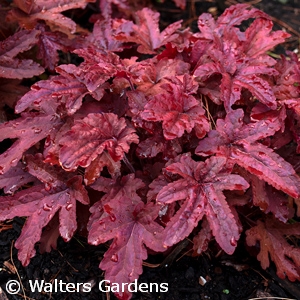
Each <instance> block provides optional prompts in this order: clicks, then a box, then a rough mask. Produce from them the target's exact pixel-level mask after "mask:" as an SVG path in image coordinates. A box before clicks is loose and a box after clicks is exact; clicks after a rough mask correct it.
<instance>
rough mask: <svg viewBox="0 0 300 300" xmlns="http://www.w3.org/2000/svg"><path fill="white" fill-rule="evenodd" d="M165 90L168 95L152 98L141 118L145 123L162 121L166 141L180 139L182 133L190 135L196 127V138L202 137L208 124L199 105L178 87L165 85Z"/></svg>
mask: <svg viewBox="0 0 300 300" xmlns="http://www.w3.org/2000/svg"><path fill="white" fill-rule="evenodd" d="M165 89H166V90H167V92H168V93H163V94H159V95H156V96H154V97H153V98H152V99H151V100H150V101H149V102H148V103H147V104H146V105H145V110H144V111H143V112H142V113H141V117H142V118H143V119H144V120H147V121H163V123H162V126H163V131H164V137H165V138H166V139H167V140H171V139H174V138H177V137H181V136H182V135H183V134H184V131H187V132H188V133H190V132H191V131H192V129H193V128H194V127H197V130H196V135H197V137H198V138H202V137H204V136H205V134H206V132H207V131H208V130H209V124H208V122H207V119H206V117H205V115H204V113H205V111H204V109H203V108H202V105H201V103H200V102H199V101H198V100H197V99H196V98H194V97H193V96H191V95H187V94H186V93H184V91H183V88H182V86H180V85H176V84H169V85H165Z"/></svg>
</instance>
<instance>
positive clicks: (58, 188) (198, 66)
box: [0, 0, 300, 299]
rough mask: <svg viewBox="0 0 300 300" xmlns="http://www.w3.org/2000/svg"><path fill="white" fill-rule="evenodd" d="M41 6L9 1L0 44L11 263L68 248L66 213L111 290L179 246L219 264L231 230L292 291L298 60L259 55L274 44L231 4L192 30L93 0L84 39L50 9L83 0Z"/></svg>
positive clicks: (232, 243) (299, 182) (256, 15)
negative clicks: (18, 227)
mask: <svg viewBox="0 0 300 300" xmlns="http://www.w3.org/2000/svg"><path fill="white" fill-rule="evenodd" d="M48 2H49V3H48ZM48 2H47V1H43V0H36V1H19V0H14V1H13V6H12V7H11V8H10V9H9V10H5V11H7V15H6V20H7V21H8V22H10V23H9V24H10V28H6V29H5V30H4V31H3V32H5V33H7V38H6V39H4V40H2V41H1V42H0V43H1V47H0V77H1V78H2V80H1V84H0V89H1V106H0V108H1V115H2V116H4V117H5V118H6V120H2V123H1V124H0V140H1V141H3V140H5V141H4V142H3V143H2V144H1V147H2V148H1V149H2V150H1V152H2V153H1V155H0V173H1V175H0V186H1V188H2V189H3V194H2V196H1V197H0V204H1V205H0V220H2V221H3V220H7V219H11V218H14V217H16V216H22V217H27V219H26V222H25V225H24V227H23V229H22V233H21V235H20V237H19V238H18V240H17V241H16V243H15V247H16V248H17V249H18V250H19V251H18V257H19V259H20V261H21V262H22V264H23V265H24V266H26V265H28V264H29V262H30V259H31V258H32V257H33V256H34V255H35V251H36V250H35V244H36V243H37V242H40V251H50V250H51V248H55V247H56V242H57V238H58V237H59V236H61V237H62V238H63V239H64V240H65V241H69V240H70V239H71V238H72V236H73V235H74V233H75V232H76V230H77V228H78V225H79V224H77V223H78V222H79V220H82V219H84V218H80V217H79V215H80V214H82V213H83V210H82V209H78V205H79V204H78V201H79V202H80V203H81V204H80V207H81V208H82V207H83V206H86V207H87V208H88V209H89V220H88V222H87V223H86V224H81V225H80V226H81V227H82V226H83V225H85V226H86V229H87V232H88V242H89V243H90V244H92V245H99V244H101V243H105V242H108V241H109V242H110V247H109V249H108V250H107V252H106V253H105V255H104V258H103V259H102V261H101V263H100V268H101V269H102V270H105V278H106V279H107V280H110V281H111V282H114V283H119V284H121V283H131V282H133V281H134V280H136V279H137V278H138V277H139V275H140V274H141V273H142V263H143V260H145V259H146V258H147V253H148V251H149V249H151V251H152V253H153V251H154V252H164V251H166V250H167V249H168V248H169V247H172V246H173V245H175V244H176V243H178V242H179V241H181V240H183V239H185V238H186V237H188V236H189V237H190V238H191V239H192V240H193V252H194V255H200V254H201V253H202V252H203V251H206V250H207V249H208V247H209V245H211V244H212V243H215V245H216V246H217V247H220V248H221V249H223V251H225V252H226V253H228V254H232V253H233V252H234V251H235V249H236V247H237V244H238V242H239V240H240V237H241V233H242V232H243V231H245V236H246V243H247V244H248V246H249V247H255V248H256V251H257V253H258V255H257V258H258V260H259V261H260V262H261V265H262V267H263V268H267V267H268V266H269V264H270V260H272V261H273V262H274V263H275V265H276V266H277V273H278V276H280V277H281V278H284V277H288V278H289V279H290V280H292V281H294V280H299V279H300V271H299V270H300V259H299V258H300V249H299V248H297V247H296V246H295V245H292V244H291V243H290V242H288V240H287V239H286V236H287V235H289V236H291V235H295V236H297V235H299V234H300V225H299V224H300V223H297V217H299V216H300V201H299V197H300V179H299V176H298V174H297V171H298V170H299V152H300V137H299V133H300V106H299V103H300V86H299V84H300V63H299V60H298V58H297V56H296V55H295V54H294V53H287V56H282V57H281V59H278V60H275V59H273V58H272V57H271V56H270V55H268V50H270V49H272V48H273V47H274V46H276V45H278V44H280V43H283V42H284V41H285V39H286V38H287V37H289V34H287V33H286V32H283V31H272V21H271V20H270V17H269V16H268V15H266V14H265V13H263V12H262V11H260V10H258V9H255V8H251V7H250V6H248V5H246V4H238V5H235V6H232V7H230V8H228V9H227V10H226V11H225V12H224V13H223V14H222V15H221V16H220V17H219V18H218V19H217V20H214V19H213V17H212V16H211V15H210V14H207V13H204V14H202V15H201V16H200V17H199V19H198V27H199V30H200V31H199V32H197V33H192V32H191V31H190V30H189V29H181V22H180V21H178V22H176V23H174V24H171V25H169V26H168V27H167V28H165V29H164V30H163V31H160V29H159V14H158V13H157V12H154V11H152V10H150V9H149V8H143V9H141V10H138V11H137V12H135V13H134V14H132V13H131V11H132V9H131V8H130V7H129V6H128V5H127V4H126V1H111V2H110V1H100V6H99V7H98V9H99V11H100V12H101V13H99V14H95V15H93V16H92V17H91V19H90V20H91V21H92V22H93V30H92V31H88V30H87V29H84V28H81V27H80V26H79V25H78V24H76V22H75V21H73V20H71V19H70V18H69V17H67V16H68V14H66V15H64V14H62V12H64V11H65V10H69V9H75V8H76V9H79V8H81V9H86V10H87V8H85V7H86V5H87V4H88V2H94V1H88V0H77V1H70V0H64V1H61V0H59V1H58V0H56V1H48ZM50 2H51V3H50ZM112 2H113V3H114V6H113V7H114V9H116V8H117V9H118V10H119V12H118V14H116V13H115V11H114V9H112ZM176 3H177V4H178V5H179V6H182V7H183V5H184V1H176ZM89 5H90V6H93V7H94V10H96V8H97V6H96V4H94V3H89ZM248 19H251V20H252V22H251V23H250V25H249V26H248V27H247V28H246V29H245V30H242V28H244V25H243V26H242V25H241V24H242V22H243V21H245V20H248ZM15 22H18V26H19V30H18V31H17V32H16V33H14V32H13V30H12V29H11V28H16V27H14V25H13V24H14V23H15ZM75 33H76V34H75ZM10 34H11V35H10ZM58 50H59V51H60V53H61V58H60V57H59V56H58V52H57V51H58ZM65 53H69V54H70V53H73V54H71V56H70V55H69V56H66V55H65V56H64V54H65ZM64 57H65V58H64ZM67 57H71V58H72V59H71V60H69V61H67V63H65V62H66V59H67ZM78 57H80V58H81V62H79V61H78V59H77V60H76V58H78ZM42 73H44V74H43V75H42V77H41V74H42ZM33 76H36V77H34V79H31V80H33V81H31V83H33V84H32V85H31V87H30V90H29V89H28V88H27V87H26V86H28V82H30V81H28V79H27V80H26V81H24V80H23V79H24V78H32V77H33ZM21 80H23V81H21ZM12 109H14V112H15V114H12V113H11V112H12V111H13V110H12ZM8 141H10V142H9V144H8V143H7V142H8ZM91 195H93V197H91ZM95 195H96V196H95ZM87 211H88V210H87ZM245 212H248V213H247V214H246V213H245ZM246 215H248V216H251V219H250V217H246ZM291 220H293V221H294V222H293V223H292V222H290V221H291ZM295 221H296V222H295ZM49 225H51V226H50V227H51V229H50V232H49V230H45V228H47V226H49ZM116 296H117V297H118V298H119V299H130V298H131V293H130V292H129V291H125V292H121V291H120V292H117V293H116Z"/></svg>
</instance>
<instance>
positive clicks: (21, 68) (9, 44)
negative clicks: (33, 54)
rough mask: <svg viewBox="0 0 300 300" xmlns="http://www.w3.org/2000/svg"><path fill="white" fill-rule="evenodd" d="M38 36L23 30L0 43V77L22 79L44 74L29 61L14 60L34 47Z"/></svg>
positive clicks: (37, 65)
mask: <svg viewBox="0 0 300 300" xmlns="http://www.w3.org/2000/svg"><path fill="white" fill-rule="evenodd" d="M39 34H40V32H39V31H37V30H31V31H29V30H23V31H19V32H17V33H15V34H14V35H12V36H10V37H8V38H7V39H6V40H4V41H2V42H0V77H4V78H17V79H23V78H30V77H32V76H35V75H40V74H42V73H43V72H44V69H43V68H42V67H41V66H40V65H39V64H37V63H35V62H34V61H33V60H31V59H19V58H15V57H16V56H17V55H18V54H19V53H21V52H24V51H27V50H29V49H30V48H31V47H32V46H34V45H35V44H36V43H37V41H38V35H39Z"/></svg>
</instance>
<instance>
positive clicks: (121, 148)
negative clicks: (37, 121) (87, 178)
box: [59, 113, 138, 170]
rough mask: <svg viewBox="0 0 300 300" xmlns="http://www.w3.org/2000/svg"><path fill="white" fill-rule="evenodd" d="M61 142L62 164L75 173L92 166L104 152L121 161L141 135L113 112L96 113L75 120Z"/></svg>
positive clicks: (60, 155) (60, 156) (60, 157)
mask: <svg viewBox="0 0 300 300" xmlns="http://www.w3.org/2000/svg"><path fill="white" fill-rule="evenodd" d="M59 143H60V145H61V146H62V147H61V149H60V152H59V160H60V163H61V165H62V166H63V168H64V169H66V170H75V169H76V168H77V167H78V166H81V167H84V168H86V167H88V166H89V165H90V164H91V162H92V161H93V160H94V159H96V158H97V157H98V156H99V155H100V154H102V153H103V152H104V151H107V152H108V153H109V155H110V156H111V157H112V159H113V160H114V161H119V160H121V159H122V158H123V156H124V152H128V151H129V147H130V144H131V143H138V136H137V135H136V134H135V131H134V129H132V128H130V127H129V126H127V125H126V121H125V119H124V118H121V119H118V116H117V115H115V114H111V113H103V114H99V113H95V114H88V115H87V117H85V118H84V119H83V120H77V121H75V125H74V126H73V127H72V129H71V130H70V131H69V132H67V133H66V134H65V136H64V137H63V138H62V139H61V140H60V141H59Z"/></svg>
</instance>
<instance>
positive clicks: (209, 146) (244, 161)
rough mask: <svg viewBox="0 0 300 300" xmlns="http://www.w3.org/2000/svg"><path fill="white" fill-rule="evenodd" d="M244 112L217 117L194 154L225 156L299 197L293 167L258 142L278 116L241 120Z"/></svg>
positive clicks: (273, 127) (299, 184) (276, 123)
mask: <svg viewBox="0 0 300 300" xmlns="http://www.w3.org/2000/svg"><path fill="white" fill-rule="evenodd" d="M277 113H278V112H277ZM278 114H279V115H280V112H279V113H278ZM243 116H244V113H243V110H241V109H237V110H235V111H231V112H229V113H228V114H227V116H226V118H225V120H221V119H219V120H218V121H217V127H216V130H212V131H210V132H209V134H208V137H207V138H204V139H203V140H201V141H200V142H199V145H198V147H197V148H196V154H198V155H205V156H206V155H210V154H217V155H222V156H226V157H228V158H229V159H230V160H232V161H233V162H234V163H237V164H238V165H240V166H242V167H243V168H245V169H246V170H247V171H249V172H250V173H251V174H254V175H256V176H257V177H258V178H259V179H261V180H263V181H266V182H267V183H269V184H270V185H272V186H274V187H275V188H276V189H279V190H282V191H284V192H285V193H287V194H289V195H290V196H292V197H294V198H297V197H299V196H300V189H299V187H300V178H299V176H298V175H297V174H296V172H295V171H294V169H293V167H292V166H291V165H290V164H289V163H288V162H286V161H285V160H284V159H283V158H282V157H280V156H279V155H278V154H276V153H275V152H274V151H273V150H272V149H271V148H268V147H267V146H264V145H263V144H261V143H259V142H257V140H259V139H262V138H265V137H267V136H270V135H274V133H275V132H276V131H277V130H279V129H280V126H281V122H280V117H278V116H277V117H276V114H273V115H269V118H267V119H263V120H260V121H257V122H255V123H249V124H244V123H243Z"/></svg>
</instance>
